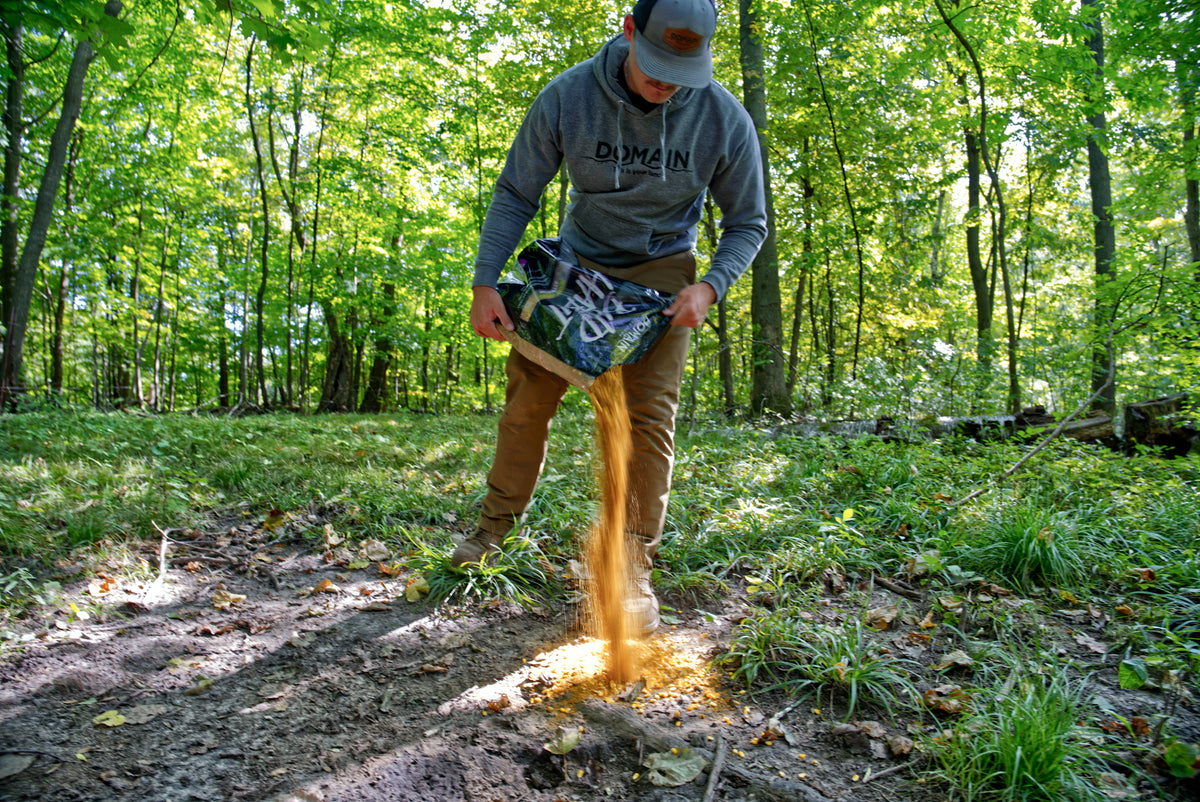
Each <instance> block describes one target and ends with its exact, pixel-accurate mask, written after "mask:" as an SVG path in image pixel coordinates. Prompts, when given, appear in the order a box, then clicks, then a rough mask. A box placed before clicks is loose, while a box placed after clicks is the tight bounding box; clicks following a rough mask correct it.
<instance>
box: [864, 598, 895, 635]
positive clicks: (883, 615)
mask: <svg viewBox="0 0 1200 802" xmlns="http://www.w3.org/2000/svg"><path fill="white" fill-rule="evenodd" d="M899 613H900V609H899V608H898V607H897V606H896V605H894V604H889V605H887V606H886V607H875V608H872V609H870V610H868V611H867V624H869V625H870V626H872V627H875V629H887V628H888V627H890V626H891V625H892V622H893V621H895V620H896V616H897V615H899Z"/></svg>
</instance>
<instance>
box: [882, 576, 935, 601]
mask: <svg viewBox="0 0 1200 802" xmlns="http://www.w3.org/2000/svg"><path fill="white" fill-rule="evenodd" d="M875 584H877V585H879V586H880V587H882V588H887V589H888V590H890V591H891V592H892V593H895V594H897V595H900V596H904V597H905V598H908V599H916V600H918V601H920V600H921V599H923V598H925V596H924V594H922V593H921V591H919V590H914V589H912V588H908V587H905V586H904V585H901V584H900V583H898V582H893V581H892V580H890V579H888V578H887V577H883V576H876V577H875Z"/></svg>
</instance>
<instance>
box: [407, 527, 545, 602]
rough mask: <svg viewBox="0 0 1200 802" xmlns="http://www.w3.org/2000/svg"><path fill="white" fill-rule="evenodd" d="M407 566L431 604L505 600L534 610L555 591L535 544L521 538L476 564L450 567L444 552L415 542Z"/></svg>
mask: <svg viewBox="0 0 1200 802" xmlns="http://www.w3.org/2000/svg"><path fill="white" fill-rule="evenodd" d="M414 546H415V551H414V553H413V554H411V555H410V556H409V557H408V561H407V562H408V567H409V568H410V569H412V570H413V571H414V573H415V574H416V575H417V576H419V577H420V578H421V579H423V580H424V582H425V584H426V586H427V587H428V592H429V601H430V602H431V603H433V604H443V603H463V602H467V601H471V600H474V601H482V600H489V599H506V600H508V601H511V602H514V603H516V604H518V605H520V606H522V607H534V606H536V605H538V604H540V603H542V602H544V601H545V599H546V598H547V597H548V596H551V595H554V593H555V592H556V591H557V590H558V583H557V581H556V579H555V577H554V573H553V571H552V570H547V569H549V568H550V566H549V563H547V562H546V559H545V557H544V556H543V555H542V553H541V551H540V549H539V548H538V546H537V544H536V543H535V542H534V541H533V540H532V539H530V538H528V537H526V536H524V535H520V534H517V535H513V536H510V537H508V538H507V539H505V541H504V544H503V546H502V548H501V549H500V550H499V551H497V552H495V553H494V554H493V555H491V556H490V557H489V558H488V559H487V560H484V561H482V562H481V563H480V564H477V565H470V566H464V567H462V568H458V567H455V566H452V565H451V564H450V554H449V552H448V550H446V549H443V548H437V547H433V546H430V545H429V544H427V543H425V542H415V543H414Z"/></svg>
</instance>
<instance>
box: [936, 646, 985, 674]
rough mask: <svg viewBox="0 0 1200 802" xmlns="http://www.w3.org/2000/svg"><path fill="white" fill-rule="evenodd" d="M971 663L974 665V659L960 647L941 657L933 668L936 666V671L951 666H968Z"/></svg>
mask: <svg viewBox="0 0 1200 802" xmlns="http://www.w3.org/2000/svg"><path fill="white" fill-rule="evenodd" d="M973 665H975V661H974V660H972V659H971V656H970V655H969V654H967V653H966V652H964V651H963V650H962V649H955V650H954V651H952V652H950V653H949V654H947V655H946V656H945V657H943V658H942V659H941V661H940V662H938V664H937V665H936V666H935V668H937V670H938V671H945V670H946V669H947V668H950V667H951V666H954V667H957V668H970V667H971V666H973Z"/></svg>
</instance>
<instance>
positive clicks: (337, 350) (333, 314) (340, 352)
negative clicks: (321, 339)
mask: <svg viewBox="0 0 1200 802" xmlns="http://www.w3.org/2000/svg"><path fill="white" fill-rule="evenodd" d="M321 311H322V312H323V313H324V317H325V329H326V332H327V335H328V338H329V348H328V354H327V355H326V358H325V383H324V385H323V386H322V388H321V401H320V403H319V404H318V406H317V411H318V412H350V411H352V410H353V409H354V349H353V348H352V347H351V342H350V336H349V334H348V332H347V331H343V330H342V326H341V325H340V324H339V323H338V317H337V311H336V310H335V309H334V308H333V304H332V303H330V302H329V301H322V302H321ZM346 329H347V330H348V329H349V326H346Z"/></svg>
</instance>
